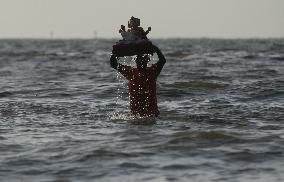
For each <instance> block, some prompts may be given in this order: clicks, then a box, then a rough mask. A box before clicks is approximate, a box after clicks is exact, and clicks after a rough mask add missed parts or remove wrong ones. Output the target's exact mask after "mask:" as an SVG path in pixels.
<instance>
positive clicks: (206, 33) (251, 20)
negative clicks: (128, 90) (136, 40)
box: [0, 0, 284, 38]
mask: <svg viewBox="0 0 284 182" xmlns="http://www.w3.org/2000/svg"><path fill="white" fill-rule="evenodd" d="M131 16H135V17H138V18H140V19H141V26H142V27H143V28H144V29H145V30H146V29H147V27H148V26H151V27H152V31H151V32H150V33H149V35H148V37H149V38H205V37H206V38H284V0H144V1H142V0H0V38H49V37H51V34H52V35H53V37H54V38H93V37H94V36H95V32H96V35H97V37H100V38H116V37H120V35H119V33H118V30H119V28H120V25H121V24H124V25H127V21H128V20H129V18H130V17H131ZM51 32H53V33H51Z"/></svg>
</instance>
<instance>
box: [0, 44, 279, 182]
mask: <svg viewBox="0 0 284 182" xmlns="http://www.w3.org/2000/svg"><path fill="white" fill-rule="evenodd" d="M115 41H116V40H104V39H98V40H0V182H93V181H103V182H120V181H121V182H128V181H129V182H132V181H135V182H137V181H142V182H152V181H155V182H175V181H182V182H188V181H192V182H207V181H208V182H212V181H216V182H238V181H246V182H247V181H249V182H251V181H253V182H254V181H255V182H268V181H269V182H277V181H279V182H282V181H284V39H248V40H219V39H164V40H153V42H154V43H155V44H156V45H157V46H158V47H160V48H161V50H162V52H163V53H164V54H165V57H166V59H167V63H166V64H165V66H164V69H163V70H162V72H161V75H160V76H159V78H158V81H157V94H158V105H159V109H160V113H161V114H160V116H159V117H158V118H156V119H152V118H146V119H143V118H142V119H135V118H133V117H132V116H131V115H130V112H129V106H128V95H127V85H126V80H125V79H124V78H123V77H122V76H121V75H119V74H118V73H117V72H116V71H115V70H113V69H111V68H110V65H109V57H110V52H111V48H112V44H114V43H115ZM155 61H157V57H156V56H154V57H152V63H155ZM120 62H122V63H124V64H133V63H132V61H131V58H127V59H126V58H125V59H120ZM150 63H151V62H150Z"/></svg>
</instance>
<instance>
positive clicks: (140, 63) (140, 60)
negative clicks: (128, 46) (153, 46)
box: [135, 55, 150, 69]
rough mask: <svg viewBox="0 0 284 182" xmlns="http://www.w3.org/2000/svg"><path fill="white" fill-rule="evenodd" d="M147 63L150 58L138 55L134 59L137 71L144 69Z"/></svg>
mask: <svg viewBox="0 0 284 182" xmlns="http://www.w3.org/2000/svg"><path fill="white" fill-rule="evenodd" d="M149 61H150V58H149V56H147V55H144V56H141V55H138V56H136V59H135V62H136V66H137V68H138V69H146V68H147V64H148V62H149Z"/></svg>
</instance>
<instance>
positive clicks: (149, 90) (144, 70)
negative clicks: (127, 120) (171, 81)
mask: <svg viewBox="0 0 284 182" xmlns="http://www.w3.org/2000/svg"><path fill="white" fill-rule="evenodd" d="M152 50H153V52H155V53H156V54H157V55H158V58H159V60H158V62H157V63H156V64H152V65H151V66H150V67H148V66H147V64H148V62H149V61H150V58H149V57H148V56H147V55H144V56H142V55H138V56H136V58H135V62H136V66H137V68H134V67H131V66H127V65H123V64H120V63H118V62H117V56H116V55H115V54H113V55H111V57H110V65H111V67H112V68H114V69H116V70H117V71H119V72H120V73H121V74H122V75H123V76H124V77H125V78H126V79H127V80H128V92H129V100H130V110H131V113H132V114H133V115H136V116H140V117H145V116H158V115H159V113H160V112H159V109H158V105H157V98H156V81H157V77H158V76H159V74H160V72H161V71H162V69H163V66H164V64H165V63H166V59H165V57H164V55H163V54H162V52H161V51H160V49H159V48H158V47H157V46H154V45H153V46H152Z"/></svg>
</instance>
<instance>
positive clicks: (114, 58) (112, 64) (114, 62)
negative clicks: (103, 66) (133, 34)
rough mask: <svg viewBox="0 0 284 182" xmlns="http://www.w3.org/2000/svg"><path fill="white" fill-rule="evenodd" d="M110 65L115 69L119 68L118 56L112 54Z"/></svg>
mask: <svg viewBox="0 0 284 182" xmlns="http://www.w3.org/2000/svg"><path fill="white" fill-rule="evenodd" d="M110 66H111V67H112V68H113V69H117V60H116V57H115V56H114V55H112V56H111V57H110Z"/></svg>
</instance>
